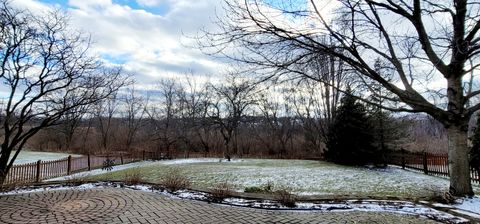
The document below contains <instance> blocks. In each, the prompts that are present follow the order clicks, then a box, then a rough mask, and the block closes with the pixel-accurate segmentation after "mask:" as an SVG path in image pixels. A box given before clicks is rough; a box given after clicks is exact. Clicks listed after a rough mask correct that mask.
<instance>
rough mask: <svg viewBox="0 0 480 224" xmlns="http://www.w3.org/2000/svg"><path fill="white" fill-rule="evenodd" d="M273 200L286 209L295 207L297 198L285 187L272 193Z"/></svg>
mask: <svg viewBox="0 0 480 224" xmlns="http://www.w3.org/2000/svg"><path fill="white" fill-rule="evenodd" d="M273 195H274V197H275V200H277V201H278V202H279V203H280V204H282V205H284V206H287V207H290V208H291V207H295V202H296V201H297V196H296V195H295V194H293V193H292V190H291V189H289V188H286V187H280V188H279V189H278V190H276V191H274V192H273Z"/></svg>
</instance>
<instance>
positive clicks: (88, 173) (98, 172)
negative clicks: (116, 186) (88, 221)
mask: <svg viewBox="0 0 480 224" xmlns="http://www.w3.org/2000/svg"><path fill="white" fill-rule="evenodd" d="M152 163H153V162H151V161H142V162H137V163H129V164H125V165H117V166H113V167H112V170H111V171H108V170H103V169H95V170H91V171H85V172H80V173H76V174H72V175H69V176H63V177H57V178H52V179H48V180H45V181H46V182H48V181H64V180H72V179H75V178H82V179H84V178H88V177H90V176H94V175H101V174H108V173H110V172H115V171H121V170H126V169H132V168H138V167H142V166H147V165H150V164H152Z"/></svg>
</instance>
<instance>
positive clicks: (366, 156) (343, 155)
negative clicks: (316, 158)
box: [324, 91, 377, 165]
mask: <svg viewBox="0 0 480 224" xmlns="http://www.w3.org/2000/svg"><path fill="white" fill-rule="evenodd" d="M348 92H349V91H348ZM348 92H347V94H346V95H345V96H344V97H343V98H342V100H341V106H340V107H339V108H338V111H337V115H336V117H335V120H334V122H333V125H332V127H331V128H330V130H331V131H330V132H329V134H328V139H327V150H326V152H325V154H324V156H325V158H326V159H327V160H329V161H332V162H335V163H339V164H344V165H365V164H368V163H376V160H377V154H376V153H377V149H376V147H375V146H374V144H373V142H374V140H375V139H374V136H373V131H372V128H373V126H372V125H371V124H370V122H369V116H368V114H367V112H366V108H365V107H364V106H363V105H362V104H360V103H358V102H357V101H356V99H355V98H354V97H353V96H351V95H350V94H348Z"/></svg>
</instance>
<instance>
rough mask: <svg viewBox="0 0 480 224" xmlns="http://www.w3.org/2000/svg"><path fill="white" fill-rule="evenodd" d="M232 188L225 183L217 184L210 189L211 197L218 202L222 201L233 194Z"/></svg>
mask: <svg viewBox="0 0 480 224" xmlns="http://www.w3.org/2000/svg"><path fill="white" fill-rule="evenodd" d="M232 189H233V186H232V185H231V184H229V183H228V182H227V181H225V182H222V183H218V184H216V185H215V186H214V187H213V188H212V197H214V198H215V199H218V200H223V199H224V198H226V197H229V196H230V195H232V193H233V190H232Z"/></svg>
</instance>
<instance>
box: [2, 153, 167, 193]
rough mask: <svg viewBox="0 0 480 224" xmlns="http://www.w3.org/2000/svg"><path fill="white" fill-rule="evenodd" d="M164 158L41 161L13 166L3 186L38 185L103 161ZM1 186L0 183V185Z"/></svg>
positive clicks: (138, 155) (144, 155) (157, 156)
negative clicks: (43, 181)
mask: <svg viewBox="0 0 480 224" xmlns="http://www.w3.org/2000/svg"><path fill="white" fill-rule="evenodd" d="M165 158H166V157H165V156H163V155H161V154H158V153H155V152H147V151H143V152H140V153H136V154H125V155H120V156H117V155H115V156H113V155H103V156H96V155H84V156H80V157H72V156H68V157H66V158H63V159H57V160H49V161H42V160H38V161H37V162H33V163H25V164H18V165H13V166H12V167H11V168H10V170H9V171H8V174H7V177H6V179H5V181H4V183H3V185H5V186H8V185H21V184H29V183H38V182H41V181H42V180H46V179H51V178H56V177H61V176H66V175H70V174H74V173H78V172H82V171H88V170H92V169H98V168H102V167H103V166H104V165H105V161H106V160H107V159H108V160H109V161H111V164H110V165H113V166H114V165H121V164H127V163H132V162H138V161H142V160H151V159H165ZM0 185H1V183H0Z"/></svg>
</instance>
